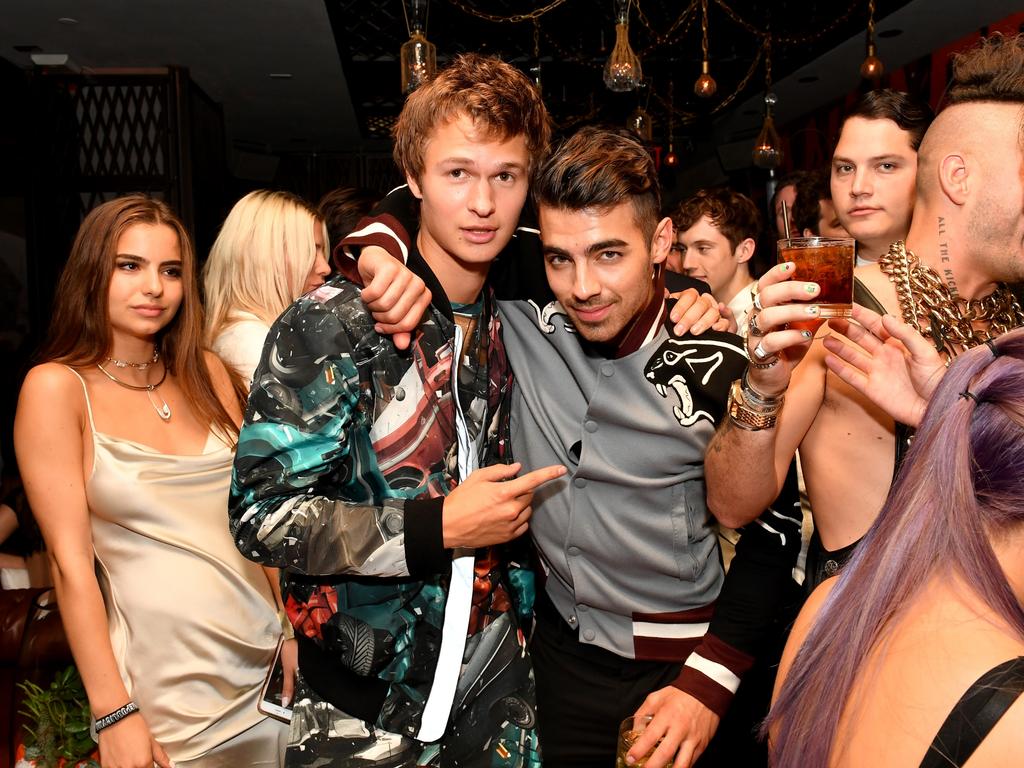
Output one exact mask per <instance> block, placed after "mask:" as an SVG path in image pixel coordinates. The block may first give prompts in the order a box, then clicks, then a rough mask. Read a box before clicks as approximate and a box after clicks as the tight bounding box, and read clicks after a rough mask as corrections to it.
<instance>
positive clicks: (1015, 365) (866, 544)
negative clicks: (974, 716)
mask: <svg viewBox="0 0 1024 768" xmlns="http://www.w3.org/2000/svg"><path fill="white" fill-rule="evenodd" d="M994 344H995V347H996V349H997V350H998V352H999V355H998V356H994V355H993V352H992V350H991V349H990V348H989V347H988V346H985V345H982V346H980V347H976V348H974V349H972V350H969V351H967V352H964V353H963V354H961V355H960V356H959V357H958V358H957V359H956V361H955V363H954V364H953V365H952V366H951V367H950V369H949V371H948V372H947V374H946V376H945V377H944V378H943V381H942V382H941V383H940V384H939V387H938V389H937V390H936V391H935V394H934V395H933V396H932V400H931V403H930V404H929V406H928V410H927V412H926V413H925V417H924V421H923V422H922V424H921V428H920V430H919V431H918V433H917V437H916V438H915V440H914V445H913V447H912V448H911V450H910V453H909V455H908V456H907V461H906V463H905V464H904V467H903V470H902V471H901V472H900V474H899V477H898V478H897V480H896V483H895V484H894V485H893V487H892V489H891V491H890V493H889V497H888V499H887V500H886V503H885V506H884V507H883V508H882V512H881V513H880V514H879V516H878V519H877V520H876V521H875V524H874V525H873V526H872V528H871V530H870V531H869V532H868V534H867V536H866V537H865V538H864V541H863V543H862V545H861V546H860V547H859V548H858V550H857V553H856V554H855V556H854V557H853V559H852V560H851V561H850V563H849V564H848V565H847V566H846V568H845V569H844V570H843V572H842V574H840V576H839V579H838V581H837V583H836V586H835V588H834V589H833V590H832V592H831V594H830V595H829V597H828V599H827V600H826V601H825V602H824V603H823V606H822V608H821V611H820V613H819V615H818V617H817V619H816V621H815V622H814V625H813V626H812V628H811V630H810V631H809V632H808V634H807V637H806V638H805V640H804V642H803V644H802V645H801V647H800V650H799V652H798V653H797V655H796V658H795V659H794V662H793V666H792V667H791V669H790V671H789V675H788V677H787V678H786V681H785V683H784V684H783V686H782V688H781V690H780V692H779V696H778V699H777V701H776V702H775V705H774V707H773V708H772V711H771V713H770V714H769V716H768V719H767V720H766V721H765V725H764V730H763V732H767V731H768V729H769V728H770V729H771V730H772V731H773V732H774V735H773V737H772V744H771V762H772V764H773V765H775V766H779V767H780V768H782V767H783V766H794V765H799V766H801V768H826V767H827V766H828V762H829V755H830V754H831V753H832V751H833V749H834V747H835V739H836V728H837V725H838V723H839V718H840V715H841V714H842V713H843V709H844V707H845V706H846V703H847V699H848V698H849V694H850V691H851V688H852V686H853V683H854V681H855V680H856V678H857V673H858V672H859V670H860V669H861V667H862V665H863V664H864V661H865V659H866V658H867V657H868V655H869V654H870V653H871V651H872V649H874V648H875V647H876V646H877V645H878V644H879V643H880V642H882V641H884V639H885V637H886V634H887V633H888V631H889V630H890V629H891V627H892V626H893V625H894V624H895V622H896V621H897V619H898V618H899V617H900V616H902V615H903V614H904V613H905V612H906V610H907V609H908V608H909V606H911V605H912V604H913V602H914V600H915V599H916V597H917V595H918V594H919V592H920V591H921V589H922V587H923V586H924V585H926V584H927V583H928V581H929V579H930V578H932V577H933V576H934V575H935V574H937V573H939V572H940V571H949V572H952V573H957V574H959V575H960V576H962V577H963V579H964V582H965V583H967V584H969V585H970V586H971V588H972V589H973V590H974V591H975V592H976V593H977V595H978V596H979V597H980V598H981V599H983V600H984V601H985V602H986V603H987V604H988V605H989V606H991V607H992V609H993V610H994V611H995V612H996V613H998V615H1000V616H1001V617H1003V618H1004V619H1005V620H1006V622H1007V624H1009V626H1010V627H1011V628H1012V629H1013V631H1015V632H1016V633H1017V635H1018V636H1019V637H1021V638H1024V609H1022V607H1021V604H1020V602H1019V601H1018V600H1017V597H1016V595H1015V594H1014V592H1013V590H1012V589H1011V588H1010V585H1009V583H1008V582H1007V580H1006V576H1005V574H1004V572H1003V570H1002V568H1001V567H1000V565H999V562H998V561H997V560H996V557H995V554H994V552H993V551H992V546H991V544H990V539H991V538H992V537H994V536H998V535H999V533H1000V531H1003V530H1006V529H1007V528H1010V527H1014V526H1020V525H1024V471H1021V468H1022V467H1024V329H1018V330H1016V331H1013V332H1011V333H1008V334H1006V335H1005V336H1002V337H1000V338H999V339H998V340H996V341H995V342H994ZM965 391H969V392H971V393H972V394H973V395H974V396H975V397H976V398H977V402H975V400H974V399H972V398H970V397H964V396H962V395H961V393H962V392H965Z"/></svg>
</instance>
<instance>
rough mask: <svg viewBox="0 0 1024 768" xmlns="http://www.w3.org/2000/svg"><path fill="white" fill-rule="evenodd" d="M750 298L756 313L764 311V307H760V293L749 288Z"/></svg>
mask: <svg viewBox="0 0 1024 768" xmlns="http://www.w3.org/2000/svg"><path fill="white" fill-rule="evenodd" d="M750 297H751V298H752V299H753V301H754V309H756V310H757V311H758V312H760V311H761V310H763V309H764V307H762V306H761V292H760V291H758V290H757V289H756V288H751V289H750Z"/></svg>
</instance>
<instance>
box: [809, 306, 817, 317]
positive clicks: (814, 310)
mask: <svg viewBox="0 0 1024 768" xmlns="http://www.w3.org/2000/svg"><path fill="white" fill-rule="evenodd" d="M807 314H808V315H811V316H812V317H817V316H818V307H816V306H814V305H811V306H809V307H808V308H807Z"/></svg>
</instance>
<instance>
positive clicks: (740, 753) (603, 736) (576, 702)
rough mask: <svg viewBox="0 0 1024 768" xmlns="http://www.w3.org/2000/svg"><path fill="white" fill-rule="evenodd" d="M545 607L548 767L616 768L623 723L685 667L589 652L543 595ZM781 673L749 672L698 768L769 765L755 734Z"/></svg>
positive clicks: (542, 723)
mask: <svg viewBox="0 0 1024 768" xmlns="http://www.w3.org/2000/svg"><path fill="white" fill-rule="evenodd" d="M537 602H538V605H537V613H536V627H535V630H534V633H533V642H532V644H531V646H530V655H531V656H532V657H533V669H534V677H535V678H536V681H537V730H538V733H539V735H540V746H541V752H542V754H543V757H544V766H545V768H561V767H562V766H565V768H584V767H586V768H590V766H595V767H596V768H612V766H613V765H614V764H615V747H616V742H617V740H618V733H619V723H621V722H622V721H623V720H624V719H625V718H627V717H629V716H630V715H632V714H633V713H634V712H635V711H636V710H637V707H639V706H640V705H641V704H642V703H643V701H644V699H645V698H647V695H648V694H650V693H653V692H654V691H656V690H658V689H660V688H664V687H665V686H666V685H669V684H671V683H672V681H673V680H675V679H676V678H677V677H678V676H679V672H680V670H681V668H682V665H681V664H679V663H666V662H658V661H638V660H636V659H627V658H623V657H622V656H619V655H617V654H614V653H611V652H610V651H606V650H604V649H603V648H598V647H597V646H594V645H585V644H583V643H581V642H580V641H579V639H578V637H577V634H576V632H575V631H574V630H573V629H571V628H570V627H569V626H568V625H567V624H566V623H565V621H564V620H563V619H562V618H561V617H560V616H559V615H558V613H557V612H556V611H555V608H554V606H552V605H551V603H550V601H549V600H548V598H547V596H546V595H544V594H543V592H541V593H540V594H539V595H538V598H537ZM774 673H775V669H774V668H773V667H767V666H761V667H759V666H755V667H754V669H752V670H750V672H748V673H747V675H746V676H745V678H744V682H743V684H742V685H741V686H740V689H739V691H738V692H737V694H736V697H735V698H734V699H733V702H732V705H731V706H730V708H729V711H728V712H727V713H726V716H725V718H724V719H723V720H722V723H721V724H720V725H719V728H718V731H717V733H716V735H715V737H714V739H712V741H711V743H710V744H709V745H708V749H707V751H706V752H705V753H704V755H703V756H702V757H701V759H700V760H699V761H698V762H697V763H696V764H695V765H696V768H761V767H763V766H767V764H768V758H767V753H766V750H765V747H764V745H763V744H761V743H760V742H759V741H758V740H757V739H756V737H755V735H754V731H755V729H756V727H757V725H758V724H759V723H760V721H761V720H762V719H763V718H764V716H765V715H766V714H767V712H768V702H769V700H770V698H771V690H772V685H773V682H774Z"/></svg>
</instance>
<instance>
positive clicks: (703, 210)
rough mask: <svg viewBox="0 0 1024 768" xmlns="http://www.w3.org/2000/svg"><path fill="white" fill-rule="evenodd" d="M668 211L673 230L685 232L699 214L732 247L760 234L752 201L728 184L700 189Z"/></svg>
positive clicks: (758, 215) (759, 225) (758, 218)
mask: <svg viewBox="0 0 1024 768" xmlns="http://www.w3.org/2000/svg"><path fill="white" fill-rule="evenodd" d="M798 188H799V187H798ZM669 215H670V216H671V217H672V226H673V228H674V229H675V231H676V232H685V231H686V230H688V229H689V228H690V227H692V226H693V225H694V224H696V223H697V222H698V221H700V217H701V216H707V217H708V219H710V220H711V223H712V224H714V225H715V227H716V228H717V229H718V231H719V232H721V233H722V234H723V235H724V236H725V239H726V240H728V241H729V247H730V248H731V249H732V250H736V246H738V245H739V244H740V243H742V242H743V241H744V240H746V239H747V238H748V237H749V238H750V239H752V240H755V241H756V240H757V238H758V236H759V235H760V234H761V214H760V212H759V211H758V210H757V206H756V205H754V201H753V200H751V199H750V198H749V197H747V196H746V195H743V194H740V193H739V192H736V191H734V190H732V189H729V188H728V187H718V188H716V189H702V190H700V191H699V192H697V194H695V195H694V196H693V197H691V198H690V199H688V200H684V201H683V202H682V203H680V204H679V205H678V206H676V208H675V210H674V211H672V213H671V214H669Z"/></svg>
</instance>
